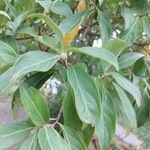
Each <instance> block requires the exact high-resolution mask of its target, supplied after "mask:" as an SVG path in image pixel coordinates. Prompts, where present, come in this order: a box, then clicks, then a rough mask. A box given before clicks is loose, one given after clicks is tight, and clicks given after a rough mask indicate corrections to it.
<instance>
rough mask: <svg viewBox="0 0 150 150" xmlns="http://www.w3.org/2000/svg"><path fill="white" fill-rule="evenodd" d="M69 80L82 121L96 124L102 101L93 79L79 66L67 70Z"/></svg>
mask: <svg viewBox="0 0 150 150" xmlns="http://www.w3.org/2000/svg"><path fill="white" fill-rule="evenodd" d="M67 76H68V80H69V82H70V84H71V86H72V88H73V91H74V95H75V104H76V109H77V111H78V114H79V117H80V119H81V120H82V121H83V122H85V123H91V124H95V121H96V120H97V118H98V116H99V110H100V107H99V106H100V99H99V95H98V93H97V89H96V86H95V83H94V81H93V80H92V78H91V77H90V76H89V75H88V74H87V73H86V72H85V71H84V70H83V69H81V68H80V67H79V66H77V67H73V66H71V67H70V68H69V69H68V70H67Z"/></svg>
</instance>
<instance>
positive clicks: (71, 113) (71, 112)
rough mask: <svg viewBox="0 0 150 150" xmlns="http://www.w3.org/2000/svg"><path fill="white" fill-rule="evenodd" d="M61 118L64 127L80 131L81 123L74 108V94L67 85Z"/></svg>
mask: <svg viewBox="0 0 150 150" xmlns="http://www.w3.org/2000/svg"><path fill="white" fill-rule="evenodd" d="M63 117H64V125H65V126H68V127H71V128H73V129H75V130H80V129H81V127H82V122H81V121H80V119H79V116H78V114H77V111H76V108H75V99H74V94H73V91H72V89H71V86H70V85H67V91H66V95H65V98H64V100H63Z"/></svg>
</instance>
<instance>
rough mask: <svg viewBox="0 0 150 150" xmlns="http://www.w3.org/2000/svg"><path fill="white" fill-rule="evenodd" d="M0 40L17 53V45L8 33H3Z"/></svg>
mask: <svg viewBox="0 0 150 150" xmlns="http://www.w3.org/2000/svg"><path fill="white" fill-rule="evenodd" d="M0 40H1V41H3V42H5V43H6V44H8V45H9V46H10V47H11V48H13V49H14V50H15V52H16V53H17V54H19V50H18V46H17V41H16V39H15V37H13V36H10V35H4V36H1V37H0Z"/></svg>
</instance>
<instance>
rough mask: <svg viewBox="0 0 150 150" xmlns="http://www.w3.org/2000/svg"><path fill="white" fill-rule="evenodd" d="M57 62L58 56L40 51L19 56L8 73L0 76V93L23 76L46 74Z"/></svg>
mask: <svg viewBox="0 0 150 150" xmlns="http://www.w3.org/2000/svg"><path fill="white" fill-rule="evenodd" d="M58 60H59V55H55V54H50V53H46V52H41V51H31V52H27V53H25V54H23V55H21V56H20V58H19V59H18V61H17V62H16V63H15V64H14V66H13V67H11V68H10V69H9V70H8V71H6V72H4V73H3V74H2V75H1V76H0V82H1V83H2V84H1V85H0V93H3V92H5V90H7V89H9V88H10V86H12V85H14V84H15V83H16V82H17V80H18V79H20V78H22V77H23V76H24V75H26V74H28V73H30V72H34V71H41V72H46V71H48V70H49V69H50V68H52V67H53V66H54V65H55V63H56V62H57V61H58ZM8 72H9V73H8Z"/></svg>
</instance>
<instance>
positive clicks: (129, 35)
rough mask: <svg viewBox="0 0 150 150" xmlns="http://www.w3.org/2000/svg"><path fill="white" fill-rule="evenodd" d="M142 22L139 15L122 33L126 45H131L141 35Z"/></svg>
mask: <svg viewBox="0 0 150 150" xmlns="http://www.w3.org/2000/svg"><path fill="white" fill-rule="evenodd" d="M142 28H143V27H142V22H141V20H140V19H139V18H138V17H137V18H136V19H135V20H134V22H133V23H132V25H131V26H130V27H129V28H128V29H127V30H125V31H124V32H122V33H121V35H120V37H121V39H123V40H124V41H125V42H126V47H129V46H131V45H132V44H133V43H134V42H135V41H136V40H137V39H138V38H139V36H140V35H141V33H142Z"/></svg>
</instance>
